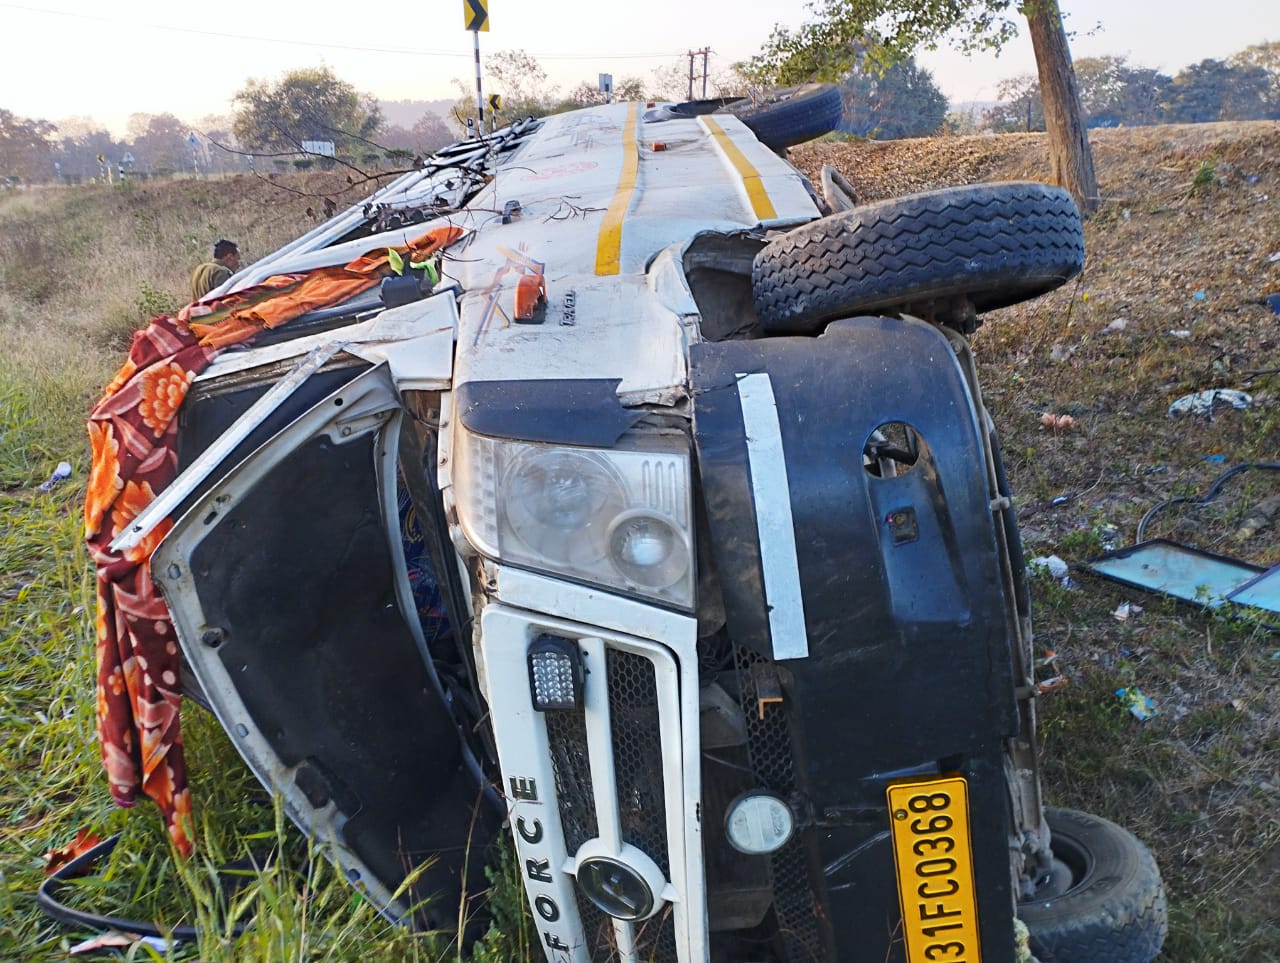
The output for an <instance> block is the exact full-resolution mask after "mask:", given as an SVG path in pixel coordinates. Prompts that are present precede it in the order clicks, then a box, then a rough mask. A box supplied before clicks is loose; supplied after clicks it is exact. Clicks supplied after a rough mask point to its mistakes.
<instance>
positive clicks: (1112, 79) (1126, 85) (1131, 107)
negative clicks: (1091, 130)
mask: <svg viewBox="0 0 1280 963" xmlns="http://www.w3.org/2000/svg"><path fill="white" fill-rule="evenodd" d="M1075 66H1076V80H1077V81H1078V82H1079V86H1080V106H1081V107H1082V108H1083V109H1084V114H1085V122H1086V123H1087V124H1088V125H1089V126H1090V127H1115V126H1118V125H1120V124H1130V125H1135V126H1143V125H1146V124H1156V123H1159V122H1160V120H1161V116H1162V114H1161V111H1162V108H1161V104H1162V103H1163V102H1164V100H1165V98H1166V95H1167V91H1168V89H1169V85H1170V84H1171V83H1172V82H1173V79H1172V78H1171V77H1167V76H1165V75H1164V74H1162V73H1160V72H1159V71H1156V70H1151V69H1150V68H1148V67H1137V66H1133V65H1131V64H1130V63H1129V61H1128V60H1127V59H1126V58H1124V57H1114V56H1112V57H1086V58H1083V59H1081V60H1077V61H1076V64H1075Z"/></svg>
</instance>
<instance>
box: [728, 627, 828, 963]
mask: <svg viewBox="0 0 1280 963" xmlns="http://www.w3.org/2000/svg"><path fill="white" fill-rule="evenodd" d="M737 664H738V682H739V685H740V687H741V689H740V691H741V704H742V711H743V713H744V714H745V716H746V718H747V751H748V754H749V756H750V758H751V769H752V771H753V772H754V773H755V776H756V778H757V779H758V780H759V784H760V785H761V786H762V787H763V788H765V789H768V790H770V791H771V792H774V793H777V794H778V795H779V796H781V797H782V798H784V799H786V798H789V797H790V796H791V794H792V793H793V792H794V791H795V788H796V777H795V768H794V766H793V759H794V758H795V757H794V750H793V749H792V747H791V731H790V730H791V727H790V726H789V725H788V723H787V716H786V712H785V710H784V708H783V707H781V706H774V707H772V708H766V710H765V711H764V712H763V714H762V713H761V711H760V705H759V702H758V692H757V688H756V675H755V673H754V672H753V671H752V667H753V666H757V667H759V668H766V667H767V666H768V662H767V660H766V659H765V658H764V657H763V656H760V655H758V654H757V653H756V652H754V651H752V650H751V649H748V648H746V647H744V646H738V647H737ZM762 715H763V718H761V716H762ZM769 863H770V870H771V872H772V875H773V909H774V913H775V915H776V916H777V918H778V928H779V930H780V931H781V933H782V938H783V943H784V945H785V946H786V953H787V960H788V963H810V961H814V960H821V959H822V958H823V949H822V935H821V933H820V932H819V931H818V916H817V914H818V901H817V897H816V896H815V895H814V892H813V888H812V887H811V886H810V885H809V873H808V861H807V859H806V857H805V851H804V846H803V844H802V842H801V840H800V836H799V834H797V835H796V836H795V837H793V838H792V839H791V841H790V842H789V843H787V845H785V846H783V847H782V848H781V849H780V850H778V851H777V852H776V853H774V854H773V855H772V856H771V857H770V860H769Z"/></svg>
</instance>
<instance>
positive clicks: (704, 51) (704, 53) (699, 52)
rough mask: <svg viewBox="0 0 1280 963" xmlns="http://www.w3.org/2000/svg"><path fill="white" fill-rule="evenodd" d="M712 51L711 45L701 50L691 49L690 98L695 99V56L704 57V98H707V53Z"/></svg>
mask: <svg viewBox="0 0 1280 963" xmlns="http://www.w3.org/2000/svg"><path fill="white" fill-rule="evenodd" d="M710 53H711V48H710V47H703V48H702V49H701V50H690V51H689V99H690V100H693V78H694V76H695V74H694V72H693V58H694V57H698V56H701V57H702V99H703V100H706V99H707V55H708V54H710Z"/></svg>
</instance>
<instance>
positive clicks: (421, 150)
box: [378, 113, 457, 156]
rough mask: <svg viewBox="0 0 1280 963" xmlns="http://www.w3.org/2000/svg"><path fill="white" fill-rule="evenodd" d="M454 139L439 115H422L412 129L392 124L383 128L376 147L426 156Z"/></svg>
mask: <svg viewBox="0 0 1280 963" xmlns="http://www.w3.org/2000/svg"><path fill="white" fill-rule="evenodd" d="M456 139H457V138H455V137H454V135H453V132H452V131H450V130H449V127H448V125H447V124H445V122H444V121H443V120H441V119H440V117H439V115H437V114H432V113H424V114H423V115H422V116H421V117H419V118H418V121H417V123H415V124H414V125H413V127H401V126H400V125H398V124H393V125H391V126H390V127H385V128H383V130H382V132H381V133H380V134H378V145H379V146H380V147H382V148H384V149H385V150H390V151H402V152H405V153H407V154H409V155H418V156H426V155H427V154H430V153H432V152H433V151H436V150H438V149H439V148H441V147H443V146H445V145H446V144H449V143H452V142H453V141H454V140H456Z"/></svg>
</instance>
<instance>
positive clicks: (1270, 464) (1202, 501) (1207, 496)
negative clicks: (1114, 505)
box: [1134, 461, 1280, 542]
mask: <svg viewBox="0 0 1280 963" xmlns="http://www.w3.org/2000/svg"><path fill="white" fill-rule="evenodd" d="M1250 468H1262V469H1271V470H1276V469H1280V462H1277V461H1251V462H1245V463H1244V464H1242V465H1236V466H1235V467H1234V468H1231V469H1229V470H1227V471H1225V472H1223V473H1222V474H1221V475H1219V476H1218V479H1217V481H1215V482H1214V483H1213V484H1212V485H1210V486H1209V490H1208V491H1207V492H1205V493H1204V494H1203V495H1201V496H1200V497H1198V498H1197V497H1196V496H1194V495H1178V496H1176V497H1174V498H1168V499H1166V500H1164V501H1162V502H1160V503H1158V504H1156V505H1152V506H1151V508H1149V509H1148V510H1147V513H1146V514H1145V515H1143V516H1142V521H1140V522H1138V531H1137V534H1136V536H1135V538H1134V541H1135V542H1141V541H1142V540H1143V535H1144V533H1145V532H1146V530H1147V524H1148V523H1149V522H1150V521H1151V519H1152V518H1154V517H1155V515H1156V513H1157V512H1162V511H1164V510H1165V509H1166V508H1169V507H1171V506H1173V505H1182V504H1186V503H1188V502H1189V503H1192V504H1195V505H1207V504H1208V503H1209V502H1211V501H1213V500H1214V499H1215V498H1217V497H1218V493H1219V492H1221V491H1222V486H1223V485H1225V484H1226V483H1227V482H1228V481H1229V480H1230V479H1232V478H1234V477H1235V476H1236V475H1238V474H1240V473H1241V472H1243V471H1248V470H1249V469H1250Z"/></svg>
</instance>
